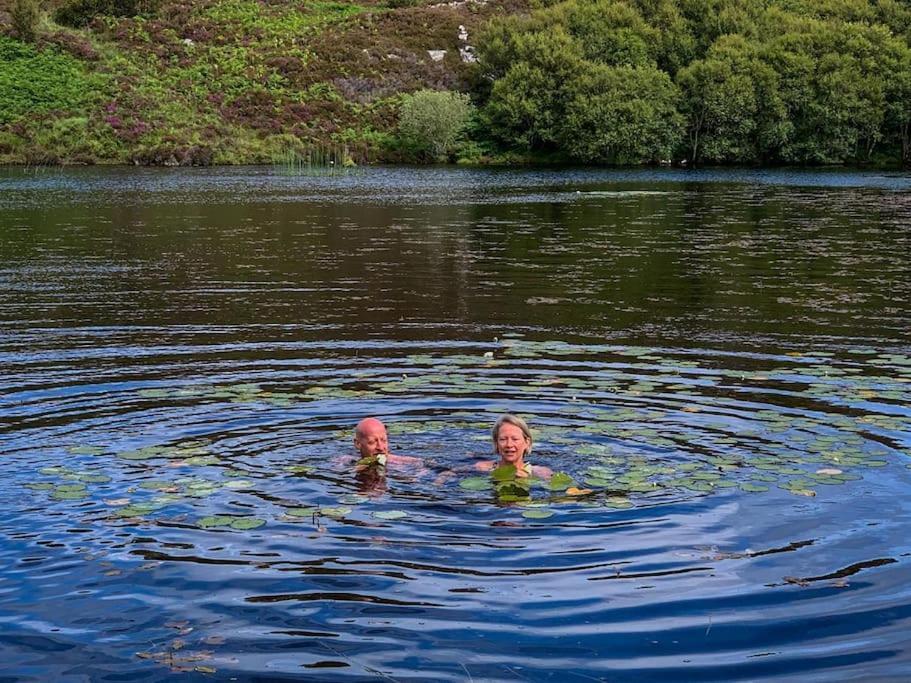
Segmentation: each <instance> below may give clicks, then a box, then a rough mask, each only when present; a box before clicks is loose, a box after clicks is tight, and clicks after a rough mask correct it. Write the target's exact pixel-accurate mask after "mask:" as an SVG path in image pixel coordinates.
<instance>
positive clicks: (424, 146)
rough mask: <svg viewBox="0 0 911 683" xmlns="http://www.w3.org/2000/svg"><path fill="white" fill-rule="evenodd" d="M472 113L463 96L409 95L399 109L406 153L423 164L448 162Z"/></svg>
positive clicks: (437, 94)
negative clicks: (425, 162)
mask: <svg viewBox="0 0 911 683" xmlns="http://www.w3.org/2000/svg"><path fill="white" fill-rule="evenodd" d="M473 110H474V107H473V106H472V104H471V101H470V100H469V98H468V95H464V94H462V93H455V92H440V91H435V90H421V91H419V92H416V93H413V94H411V95H406V96H405V98H404V99H403V100H402V105H401V107H400V109H399V135H400V137H401V140H402V142H403V143H404V146H405V148H406V152H408V153H410V154H411V155H412V156H413V157H414V158H416V159H418V160H421V161H444V160H446V159H447V158H448V156H449V155H450V153H451V152H452V151H453V150H454V147H455V143H456V141H457V140H458V139H459V135H460V134H461V133H462V131H463V130H464V128H465V126H466V125H467V124H468V121H469V119H470V118H471V115H472V112H473Z"/></svg>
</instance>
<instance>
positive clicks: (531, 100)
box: [483, 27, 585, 149]
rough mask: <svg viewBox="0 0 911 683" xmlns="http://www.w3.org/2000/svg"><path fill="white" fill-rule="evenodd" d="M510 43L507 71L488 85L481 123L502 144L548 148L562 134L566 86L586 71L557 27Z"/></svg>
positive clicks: (580, 57) (572, 44) (577, 47)
mask: <svg viewBox="0 0 911 683" xmlns="http://www.w3.org/2000/svg"><path fill="white" fill-rule="evenodd" d="M511 43H512V54H513V56H514V59H513V61H512V65H511V66H510V67H509V68H508V69H507V70H506V72H505V73H504V74H503V76H502V77H501V78H499V79H497V80H496V81H495V82H494V83H493V87H492V89H491V92H490V99H489V100H488V102H487V106H486V107H485V109H484V113H483V116H484V121H485V122H486V123H487V125H488V128H489V131H490V134H491V135H492V136H493V137H494V138H496V139H499V140H501V141H503V142H505V143H507V144H511V145H519V146H522V147H526V148H530V149H541V148H548V147H553V146H554V144H555V143H557V141H558V140H559V138H560V134H561V131H562V129H563V122H562V119H563V116H564V110H565V108H566V100H567V97H568V94H567V91H566V85H567V83H569V82H570V81H572V79H574V78H576V77H577V76H578V74H579V73H580V72H582V71H584V68H585V60H584V58H583V55H582V49H581V47H580V45H579V44H578V42H576V41H575V40H573V38H572V37H570V36H569V34H567V33H566V31H564V30H563V29H562V28H561V27H556V28H555V29H554V30H553V31H551V32H534V33H526V34H520V35H517V36H514V37H513V38H512V40H511Z"/></svg>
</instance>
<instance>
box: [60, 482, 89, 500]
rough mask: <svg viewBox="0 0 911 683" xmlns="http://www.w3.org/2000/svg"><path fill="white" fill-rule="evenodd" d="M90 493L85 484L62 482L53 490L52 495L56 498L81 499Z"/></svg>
mask: <svg viewBox="0 0 911 683" xmlns="http://www.w3.org/2000/svg"><path fill="white" fill-rule="evenodd" d="M88 495H89V492H88V491H86V490H85V484H62V485H60V486H58V487H56V488H55V489H54V490H53V491H52V492H51V497H52V498H54V499H55V500H80V499H82V498H87V497H88Z"/></svg>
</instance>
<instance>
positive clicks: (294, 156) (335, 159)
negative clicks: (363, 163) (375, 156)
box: [274, 145, 357, 176]
mask: <svg viewBox="0 0 911 683" xmlns="http://www.w3.org/2000/svg"><path fill="white" fill-rule="evenodd" d="M274 163H275V165H276V166H277V167H278V168H279V169H280V170H281V171H282V172H283V173H285V174H286V175H300V176H310V175H312V176H327V175H328V176H333V175H349V174H351V173H353V172H354V171H355V170H356V169H357V165H356V164H355V163H354V161H353V160H352V159H351V154H350V153H349V151H348V145H340V146H339V145H326V146H323V145H319V146H316V147H307V148H305V149H303V150H298V149H286V150H284V151H282V152H281V153H279V154H278V155H277V156H276V159H275V162H274Z"/></svg>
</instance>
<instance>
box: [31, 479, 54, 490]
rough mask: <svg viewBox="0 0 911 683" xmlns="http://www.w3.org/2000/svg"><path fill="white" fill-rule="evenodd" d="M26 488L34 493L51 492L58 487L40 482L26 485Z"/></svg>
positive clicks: (46, 482)
mask: <svg viewBox="0 0 911 683" xmlns="http://www.w3.org/2000/svg"><path fill="white" fill-rule="evenodd" d="M25 488H27V489H31V490H32V491H50V490H52V489H54V488H56V487H55V485H54V484H52V483H51V482H49V481H38V482H31V483H28V484H25Z"/></svg>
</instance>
